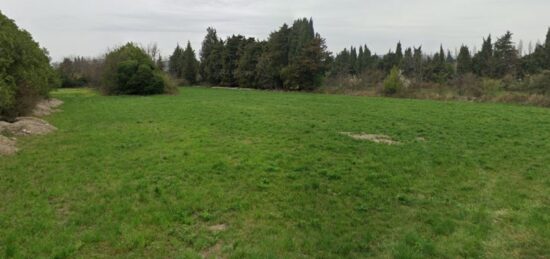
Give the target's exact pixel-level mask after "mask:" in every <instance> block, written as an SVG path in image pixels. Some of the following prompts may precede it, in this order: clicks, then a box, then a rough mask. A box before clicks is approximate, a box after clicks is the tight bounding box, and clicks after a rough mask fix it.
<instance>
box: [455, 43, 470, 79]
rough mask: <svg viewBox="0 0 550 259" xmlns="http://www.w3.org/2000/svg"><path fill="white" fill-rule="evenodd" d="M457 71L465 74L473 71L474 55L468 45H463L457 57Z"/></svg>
mask: <svg viewBox="0 0 550 259" xmlns="http://www.w3.org/2000/svg"><path fill="white" fill-rule="evenodd" d="M456 72H457V73H458V74H459V75H464V74H467V73H471V72H473V69H472V55H471V54H470V50H469V49H468V47H467V46H464V45H462V47H460V52H459V53H458V57H457V58H456Z"/></svg>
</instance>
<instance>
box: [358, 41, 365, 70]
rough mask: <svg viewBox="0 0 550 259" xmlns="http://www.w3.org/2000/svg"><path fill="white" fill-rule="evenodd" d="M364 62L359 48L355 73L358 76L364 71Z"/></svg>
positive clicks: (361, 47)
mask: <svg viewBox="0 0 550 259" xmlns="http://www.w3.org/2000/svg"><path fill="white" fill-rule="evenodd" d="M364 60H365V57H364V51H363V46H359V54H357V73H358V74H360V73H361V72H363V70H364V69H365V67H364V65H363V61H364Z"/></svg>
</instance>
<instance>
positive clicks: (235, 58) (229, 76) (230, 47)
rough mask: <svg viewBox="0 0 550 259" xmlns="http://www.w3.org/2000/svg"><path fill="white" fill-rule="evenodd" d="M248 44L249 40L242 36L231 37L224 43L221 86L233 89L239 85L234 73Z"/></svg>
mask: <svg viewBox="0 0 550 259" xmlns="http://www.w3.org/2000/svg"><path fill="white" fill-rule="evenodd" d="M252 41H253V40H252ZM248 42H249V40H248V39H246V38H245V37H244V36H242V35H233V36H231V37H229V38H227V40H226V41H225V45H224V49H223V64H222V67H223V70H222V81H221V84H222V85H224V86H233V87H234V86H238V85H239V83H238V81H237V76H236V71H237V68H238V65H239V60H240V58H241V56H242V54H243V51H244V48H245V47H246V45H247V44H248Z"/></svg>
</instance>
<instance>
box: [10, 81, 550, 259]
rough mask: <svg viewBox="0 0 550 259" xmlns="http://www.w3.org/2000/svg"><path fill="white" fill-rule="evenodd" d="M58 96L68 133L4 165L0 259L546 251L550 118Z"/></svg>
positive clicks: (535, 111) (256, 94)
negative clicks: (381, 140) (380, 139)
mask: <svg viewBox="0 0 550 259" xmlns="http://www.w3.org/2000/svg"><path fill="white" fill-rule="evenodd" d="M54 96H55V97H57V98H60V99H62V100H63V101H65V104H64V105H63V106H62V109H63V110H64V111H63V112H60V113H56V114H54V115H52V116H50V117H48V118H47V120H48V121H50V122H51V123H52V124H53V125H55V126H56V127H58V128H59V130H58V131H57V132H56V133H54V134H51V135H48V136H44V137H40V136H36V137H26V138H21V139H20V140H19V147H20V148H21V152H19V153H18V154H17V155H16V156H13V157H0V257H10V256H13V257H28V258H36V257H47V258H49V257H57V258H63V257H86V258H87V257H152V258H160V257H172V258H195V257H201V256H206V257H217V256H222V257H229V258H243V257H245V258H305V257H319V258H337V257H352V258H361V257H395V258H425V257H443V258H457V257H480V258H481V257H483V258H506V257H521V258H542V257H549V256H550V109H542V108H534V107H520V106H513V105H500V104H478V103H461V102H435V101H422V100H400V99H385V98H365V97H351V96H337V95H320V94H302V93H279V92H261V91H240V90H226V89H205V88H183V89H181V93H180V95H178V96H155V97H104V96H98V95H96V94H94V93H93V92H91V91H88V90H60V91H57V92H55V93H54ZM340 132H356V133H360V132H367V133H373V134H386V135H388V136H390V137H392V138H393V139H395V140H397V141H399V142H401V144H400V145H385V144H377V143H372V142H368V141H359V140H355V139H352V138H350V137H349V136H345V135H342V134H340ZM419 138H423V140H422V139H419Z"/></svg>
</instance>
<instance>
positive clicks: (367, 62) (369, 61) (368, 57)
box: [363, 44, 374, 69]
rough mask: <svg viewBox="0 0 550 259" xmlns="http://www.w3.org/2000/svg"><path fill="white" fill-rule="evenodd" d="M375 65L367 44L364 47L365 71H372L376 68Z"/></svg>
mask: <svg viewBox="0 0 550 259" xmlns="http://www.w3.org/2000/svg"><path fill="white" fill-rule="evenodd" d="M373 63H374V62H373V59H372V53H371V51H370V49H369V48H368V47H367V45H366V44H365V46H364V47H363V67H364V68H365V69H370V68H372V67H373V66H374V64H373Z"/></svg>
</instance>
